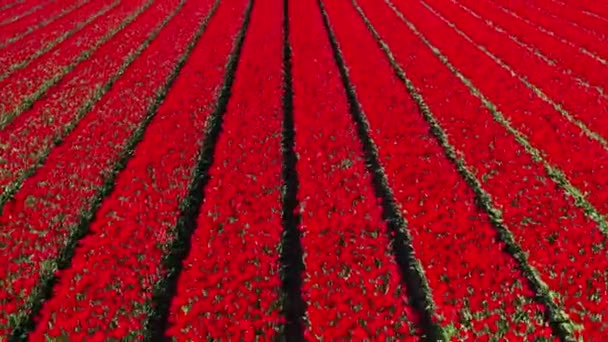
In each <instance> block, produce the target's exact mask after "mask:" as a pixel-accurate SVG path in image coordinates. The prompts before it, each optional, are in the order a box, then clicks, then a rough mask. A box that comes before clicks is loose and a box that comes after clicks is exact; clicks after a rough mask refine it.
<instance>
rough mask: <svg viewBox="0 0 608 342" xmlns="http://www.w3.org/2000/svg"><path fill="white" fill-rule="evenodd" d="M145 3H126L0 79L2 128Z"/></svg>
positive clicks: (131, 17) (126, 21) (104, 40)
mask: <svg viewBox="0 0 608 342" xmlns="http://www.w3.org/2000/svg"><path fill="white" fill-rule="evenodd" d="M143 2H144V0H136V1H128V2H123V3H122V4H121V5H120V6H118V7H116V8H115V9H114V10H112V11H111V12H109V13H107V15H105V16H101V17H99V18H97V19H96V20H95V21H94V22H93V23H91V24H90V25H88V26H87V27H85V28H84V29H83V30H81V31H79V34H77V35H75V36H72V37H71V38H70V39H68V40H66V41H64V42H63V43H61V44H59V45H57V46H56V47H55V48H53V49H52V50H51V51H49V52H47V53H45V54H44V55H42V56H40V58H38V59H37V60H36V61H35V62H33V63H30V64H29V65H28V66H27V67H26V68H23V69H20V70H17V71H15V72H14V73H12V74H11V77H9V78H6V79H4V80H2V81H0V127H3V126H5V125H6V124H7V123H8V122H10V121H11V120H12V119H13V117H14V116H15V115H18V114H19V113H20V112H21V111H23V109H24V107H27V102H28V101H30V100H35V99H37V98H38V97H40V96H42V94H39V92H40V90H41V89H44V88H48V87H49V86H51V85H53V84H55V83H56V82H58V81H59V80H60V79H61V78H62V77H63V76H64V75H65V74H67V73H68V72H69V71H70V70H72V69H73V68H74V67H75V66H76V65H77V64H78V63H79V62H80V61H82V60H84V59H85V58H86V57H88V56H89V55H90V54H91V53H93V52H94V51H95V50H96V49H97V48H99V46H101V44H103V43H104V42H106V41H107V40H109V39H110V38H111V37H112V36H114V34H116V32H118V31H119V30H120V28H121V26H122V25H124V24H126V23H130V22H132V21H133V20H134V19H135V17H136V16H137V15H139V13H141V11H142V10H143V9H142V8H141V7H142V3H143ZM106 57H107V56H106ZM97 72H99V70H97ZM34 95H36V96H34ZM30 97H35V98H34V99H30Z"/></svg>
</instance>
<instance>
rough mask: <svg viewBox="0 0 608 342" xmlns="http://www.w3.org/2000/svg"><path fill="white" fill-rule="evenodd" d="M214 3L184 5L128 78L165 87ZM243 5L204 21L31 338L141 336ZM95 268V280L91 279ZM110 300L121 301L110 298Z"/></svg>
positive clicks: (226, 8)
mask: <svg viewBox="0 0 608 342" xmlns="http://www.w3.org/2000/svg"><path fill="white" fill-rule="evenodd" d="M212 4H213V2H212V1H205V2H201V3H195V2H190V3H186V5H185V6H184V8H183V9H182V10H181V11H180V12H179V13H178V15H177V16H176V17H175V18H174V19H172V21H171V22H170V23H169V24H168V25H167V27H166V28H165V29H164V30H163V31H161V34H160V35H159V37H158V38H157V39H156V40H154V42H153V43H152V45H151V46H150V48H149V49H148V50H146V52H147V53H146V54H145V55H144V56H142V57H141V58H139V59H137V61H136V62H135V63H136V64H135V65H134V66H133V69H129V70H130V71H131V73H127V74H126V75H125V78H126V80H125V81H127V80H128V81H127V82H130V81H135V82H138V80H137V77H140V74H139V73H140V72H141V71H142V70H145V69H146V65H158V66H160V65H163V67H161V68H157V69H156V70H157V72H159V74H158V80H159V81H162V80H164V79H165V78H166V75H167V74H168V73H169V72H170V71H171V67H173V65H175V63H176V61H177V58H178V57H179V56H180V55H181V54H182V53H183V52H184V48H185V46H186V45H187V44H188V41H190V40H191V39H192V38H193V34H194V32H195V31H196V29H197V28H198V27H200V26H201V24H202V23H203V21H204V20H205V18H206V17H207V15H208V14H209V11H210V9H211V8H212ZM244 7H245V2H244V1H241V2H236V3H234V4H230V3H227V4H225V5H221V6H220V7H219V9H218V11H217V13H216V14H215V15H214V16H213V18H212V19H211V21H210V23H209V26H208V27H207V29H206V31H205V32H204V33H203V35H202V37H201V39H200V41H199V42H198V43H197V45H196V47H195V49H194V50H193V52H192V53H191V55H190V56H189V59H188V63H186V64H185V66H184V67H183V69H182V70H181V72H180V75H179V77H178V78H177V79H176V82H175V83H174V85H173V87H172V88H171V91H170V92H169V93H168V95H167V97H166V98H165V101H164V103H163V104H162V106H161V107H160V108H159V110H158V112H157V114H156V115H155V117H154V118H153V120H152V122H151V123H150V125H149V126H148V128H147V130H146V132H145V134H144V136H143V140H142V142H141V143H139V144H138V146H137V148H136V149H135V151H134V152H133V156H132V158H131V159H130V161H129V162H128V164H127V166H126V169H125V170H124V171H123V172H121V173H120V174H119V175H118V177H117V178H116V181H115V184H116V185H115V190H114V191H113V192H112V194H111V195H110V196H109V197H108V198H106V199H105V200H104V202H103V203H102V205H101V207H100V209H99V211H98V212H97V219H96V221H95V222H93V224H92V225H91V230H90V234H89V235H88V236H87V237H85V238H84V239H83V240H81V243H80V245H81V246H80V247H79V248H78V249H77V250H76V253H75V257H74V259H73V261H72V267H71V268H69V269H67V270H66V271H65V272H61V273H60V274H59V277H60V282H59V284H58V285H57V286H56V288H55V294H56V296H55V297H54V298H53V299H51V300H50V301H48V302H47V303H45V306H44V310H43V313H42V319H41V321H40V324H39V325H38V330H37V331H36V333H35V335H34V337H35V339H43V338H44V337H45V336H46V337H57V336H59V335H61V334H62V333H64V334H67V335H68V336H71V337H73V338H74V339H76V337H78V339H81V338H85V336H86V335H87V334H90V333H93V332H94V331H96V332H98V333H102V334H103V335H104V336H112V337H115V338H117V339H122V338H126V337H129V336H131V337H133V336H138V335H140V334H142V328H143V327H142V323H143V322H144V321H145V319H146V316H147V314H148V313H149V311H150V307H149V304H150V299H151V296H152V287H153V285H154V284H155V283H156V282H157V281H158V280H159V278H160V277H162V276H163V274H164V271H165V270H162V269H161V268H160V261H161V258H162V256H163V254H165V253H167V252H168V251H167V250H166V249H167V248H166V246H167V245H168V244H169V243H170V242H171V239H172V238H173V235H174V231H173V228H174V226H175V224H176V221H177V218H178V215H179V213H180V204H181V202H182V200H183V199H184V197H185V194H186V192H187V190H188V184H189V182H190V179H191V171H192V169H193V168H194V164H195V162H196V158H197V154H198V151H199V150H200V144H198V143H196V140H197V137H199V136H200V135H201V132H203V130H204V129H205V124H206V122H207V121H208V120H207V119H208V116H209V114H210V112H211V111H212V110H213V105H214V103H215V101H216V100H217V99H216V96H213V95H214V94H216V93H217V90H218V89H219V88H220V87H221V82H222V78H223V75H224V69H225V61H226V58H227V55H228V54H229V53H230V48H231V46H232V44H231V43H232V40H233V39H232V37H234V35H235V34H236V32H237V30H238V28H239V25H240V21H239V20H233V19H234V18H235V17H236V16H238V15H240V13H242V12H243V10H244ZM166 48H171V50H163V49H166ZM168 56H170V58H169V59H166V60H163V59H165V58H166V57H168ZM203 72H205V77H204V78H202V77H200V75H201V74H202V73H203ZM122 80H123V79H121V80H120V81H119V82H121V81H122ZM133 85H135V84H124V85H122V86H120V87H119V89H123V90H124V89H130V88H133ZM210 95H211V96H210ZM148 96H149V95H148ZM142 98H145V97H142ZM193 139H194V140H193ZM151 152H152V153H151ZM100 269H103V271H104V272H103V278H102V279H100V277H99V274H98V273H97V272H91V270H100ZM117 297H120V298H121V299H122V300H121V301H120V302H115V301H112V298H117ZM83 322H86V327H85V326H83V325H82V324H83ZM79 330H80V332H79Z"/></svg>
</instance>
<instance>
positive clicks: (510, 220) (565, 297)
mask: <svg viewBox="0 0 608 342" xmlns="http://www.w3.org/2000/svg"><path fill="white" fill-rule="evenodd" d="M396 6H397V8H398V10H399V11H400V13H402V14H403V15H404V16H405V17H406V18H407V19H408V20H411V22H412V23H413V24H414V25H415V26H417V27H418V29H419V30H420V31H421V32H422V34H424V35H425V36H426V37H428V39H430V40H431V43H433V44H436V46H437V47H438V48H439V49H440V50H441V51H445V53H446V54H447V55H448V56H449V58H450V59H454V64H456V67H457V68H461V69H463V70H467V74H466V75H467V76H468V75H469V74H471V75H475V77H476V79H477V78H478V80H479V81H480V83H479V84H478V86H479V87H480V88H481V87H482V86H483V87H484V89H486V87H487V88H490V87H489V86H488V85H487V84H492V86H493V87H495V88H501V85H502V84H509V82H510V81H509V78H506V77H500V76H498V75H500V74H498V71H497V70H495V69H494V67H495V65H494V64H490V63H489V62H488V61H487V60H486V59H484V58H482V57H485V56H481V55H477V54H476V53H475V52H474V51H470V50H471V46H470V44H469V46H465V45H464V44H463V42H462V39H461V38H460V37H459V36H457V35H456V34H455V33H454V31H452V30H451V29H450V28H449V26H447V24H445V23H443V22H442V21H441V20H440V19H439V18H437V17H436V16H435V15H434V14H432V13H431V12H429V11H428V10H426V9H425V8H424V7H423V6H421V5H419V4H416V3H413V2H408V3H405V2H402V1H399V2H396ZM394 20H398V19H397V17H396V16H395V19H394ZM373 23H374V24H376V25H377V28H378V29H379V30H380V29H381V28H382V27H383V26H385V25H388V23H389V21H388V20H387V19H386V16H384V17H381V18H378V19H376V20H374V21H373ZM406 28H407V26H406V25H405V24H402V25H401V26H392V27H387V29H385V30H383V31H382V32H383V33H381V34H382V35H383V36H384V37H385V39H386V41H387V43H388V44H389V46H390V47H391V49H392V52H393V54H394V56H395V58H396V59H397V60H398V61H399V62H400V64H401V65H402V67H403V68H404V69H405V70H406V72H407V73H408V75H409V77H411V78H412V81H413V82H414V84H415V85H416V86H417V87H419V89H420V93H421V95H422V96H423V97H424V98H425V99H426V101H427V103H428V104H429V107H430V110H431V112H432V113H433V114H434V115H435V117H436V118H437V120H438V122H439V124H440V125H441V126H442V127H443V128H444V130H445V131H446V133H447V134H448V136H449V137H450V140H451V142H452V144H453V145H454V146H455V148H456V150H457V151H463V153H464V154H463V156H462V157H463V159H464V161H465V162H466V163H467V165H469V166H470V168H471V169H472V170H473V172H474V173H475V175H476V176H477V178H478V180H479V181H480V183H481V185H482V186H483V188H484V189H485V190H486V191H487V192H488V193H489V194H490V195H491V196H492V197H493V199H494V205H495V206H496V207H497V208H498V209H500V210H502V212H503V214H504V223H505V225H506V226H507V227H508V228H509V229H510V230H511V232H512V233H513V235H514V237H515V240H516V242H517V243H519V245H520V246H521V248H522V249H523V251H524V252H526V253H528V258H529V262H530V264H531V266H533V267H535V268H537V269H538V271H539V272H540V276H541V278H542V279H543V280H544V281H545V282H546V283H547V284H548V285H549V287H550V288H551V289H552V290H553V291H556V293H558V294H559V295H558V299H557V301H558V302H559V304H560V305H562V306H563V307H564V308H567V310H568V312H569V313H570V314H571V318H572V319H573V320H574V321H576V322H580V321H582V322H584V323H585V336H601V335H602V334H603V333H604V332H602V331H601V330H600V329H603V328H602V324H601V323H599V322H597V321H595V322H594V317H596V316H597V315H599V316H600V317H601V316H602V315H603V314H604V311H605V310H606V309H605V308H606V306H605V305H603V304H602V305H599V303H604V301H605V300H608V298H606V297H605V296H604V297H602V296H601V293H603V291H604V290H602V288H605V286H606V285H605V283H604V284H601V282H602V281H603V280H602V279H604V277H605V276H606V275H607V274H606V273H607V272H605V271H603V270H605V269H606V267H605V266H608V260H607V259H606V258H605V256H604V255H603V253H601V249H603V247H600V246H604V244H605V239H606V238H605V237H604V236H603V235H602V234H601V232H600V231H599V229H597V227H596V225H595V223H594V222H592V221H590V220H589V219H588V218H587V217H585V215H584V213H583V211H582V210H581V209H579V208H577V207H575V206H574V201H573V200H572V199H571V198H568V197H566V194H565V193H564V192H563V190H561V189H559V188H558V187H556V185H555V184H554V183H553V181H552V180H551V179H549V178H548V177H547V176H546V175H545V170H544V169H543V167H542V165H540V164H539V163H536V162H534V161H533V159H532V157H531V156H530V155H528V154H527V153H526V151H525V150H524V149H523V147H521V146H519V145H518V143H517V142H516V141H515V139H514V137H513V136H512V135H511V134H509V133H508V132H507V131H506V130H505V128H504V127H503V126H501V125H500V124H499V123H498V122H497V121H494V120H493V118H492V116H491V114H490V113H489V112H488V111H487V110H485V109H481V106H482V105H481V103H480V102H479V100H478V99H476V98H474V97H473V95H472V94H471V93H470V92H469V90H468V89H467V88H466V86H465V85H464V84H463V83H462V82H461V81H460V80H459V79H458V78H457V77H456V76H455V75H454V74H452V72H451V71H450V70H449V69H448V68H447V67H445V66H444V65H443V64H442V63H441V62H440V60H439V59H438V58H437V57H436V56H435V55H434V54H433V52H432V51H431V50H430V49H429V47H428V46H426V45H425V44H424V43H423V42H422V40H420V39H419V37H418V36H416V35H415V34H414V33H413V32H412V31H410V30H406ZM457 51H459V52H460V54H461V55H460V56H458V55H457V54H458V53H457ZM462 51H467V54H466V56H467V58H464V54H462ZM475 69H479V70H484V71H485V79H484V80H481V78H479V77H478V76H476V75H477V73H478V72H479V71H475ZM488 75H492V76H493V77H491V78H489V77H488ZM509 77H511V75H509ZM437 84H441V85H443V86H442V87H440V88H438V87H436V86H435V85H437ZM475 84H476V85H477V83H475ZM511 91H512V90H511V89H510V88H509V89H503V92H502V94H503V96H509V99H511V100H512V101H517V103H515V105H517V104H518V103H525V101H534V98H531V99H529V98H519V99H517V98H513V97H512V96H511V95H512V93H511ZM498 99H500V97H498ZM517 115H524V113H518V112H515V113H513V116H517ZM527 117H528V118H529V119H530V120H531V122H532V123H534V117H535V116H533V115H527ZM550 129H551V128H550V127H549V128H547V127H545V128H544V130H545V131H548V130H550ZM551 152H553V151H551ZM556 256H563V257H559V258H558V257H556ZM581 265H594V268H593V269H589V268H585V267H581ZM602 265H604V266H602ZM596 267H597V268H596ZM596 270H602V271H596ZM585 282H588V283H590V284H594V286H596V287H597V289H598V290H597V292H596V291H595V290H593V291H582V292H581V291H580V288H581V286H582V284H584V283H585ZM581 302H582V303H584V307H585V309H581V310H579V309H578V307H579V305H578V304H577V303H581ZM596 329H597V330H596Z"/></svg>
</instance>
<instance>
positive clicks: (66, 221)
mask: <svg viewBox="0 0 608 342" xmlns="http://www.w3.org/2000/svg"><path fill="white" fill-rule="evenodd" d="M192 6H194V7H193V8H190V9H186V10H182V11H181V12H180V13H184V14H182V15H181V16H180V18H178V19H176V20H172V21H171V22H170V23H169V24H168V25H167V27H165V28H164V29H163V31H161V33H160V34H159V36H158V37H157V38H156V39H155V40H154V41H153V42H152V44H150V46H149V47H148V48H147V49H146V50H145V51H144V53H143V54H142V55H141V56H140V57H139V58H138V59H137V60H136V61H135V62H134V63H133V64H132V65H131V66H130V67H129V68H128V69H127V71H126V72H125V74H124V75H123V76H122V77H121V78H120V79H119V80H118V81H117V82H116V84H115V85H114V87H113V88H112V89H111V90H110V91H109V92H108V93H107V94H106V96H105V97H104V98H103V99H102V100H101V101H100V102H98V104H97V105H96V106H95V107H94V108H93V109H92V111H91V112H89V113H88V115H87V116H85V117H84V118H83V119H82V120H81V121H80V123H79V125H78V126H77V127H76V129H75V130H74V131H73V132H72V133H71V134H70V135H68V136H67V137H66V139H65V140H64V143H63V144H61V145H59V146H57V147H56V148H55V149H54V150H53V152H52V153H51V154H50V155H49V157H48V159H47V160H46V163H45V165H44V166H43V167H42V168H40V169H39V170H38V172H37V173H36V174H35V175H34V176H32V177H31V178H28V180H27V181H26V182H25V183H24V185H23V187H22V189H21V191H20V192H19V193H17V194H16V196H15V198H14V200H13V201H12V202H9V203H8V204H7V205H6V206H5V208H4V212H3V213H2V216H1V217H0V222H1V223H2V226H3V229H2V231H1V232H0V245H1V246H2V252H3V253H2V254H3V255H5V256H7V258H6V259H7V260H9V261H8V262H6V263H3V264H2V266H1V267H0V279H1V280H0V282H1V283H2V286H1V290H0V291H1V292H0V293H1V294H0V298H2V306H3V310H2V316H1V318H2V320H1V321H0V324H1V325H2V329H1V330H0V334H4V333H6V331H7V329H8V328H9V327H8V326H7V323H8V318H9V316H11V315H13V314H15V313H21V311H20V310H23V309H24V307H23V304H24V303H25V302H26V301H27V300H28V299H27V298H28V296H29V295H30V293H31V291H32V289H33V288H34V286H35V285H36V283H37V281H38V280H39V278H40V273H41V272H42V273H45V272H53V271H55V267H56V265H55V262H56V261H55V260H56V258H57V257H58V256H59V253H61V251H62V250H63V249H64V248H65V247H66V245H67V244H68V243H69V242H70V240H71V239H73V238H74V236H78V234H79V232H78V231H77V230H78V229H80V228H79V227H78V224H79V223H80V221H81V220H82V219H83V217H84V218H87V217H90V216H91V215H92V213H91V209H92V208H94V205H95V202H96V201H99V200H100V199H99V198H97V197H98V196H99V192H100V190H101V188H102V187H103V186H104V182H106V181H107V180H108V177H109V176H111V175H112V173H113V172H115V170H114V168H115V165H116V163H117V162H118V160H119V158H120V157H121V156H122V155H123V154H124V153H127V151H125V150H124V149H125V148H126V144H127V142H128V141H130V139H133V138H131V137H132V136H133V135H134V133H135V131H136V130H137V129H141V127H140V126H141V125H142V123H143V122H144V120H145V119H146V118H147V116H148V110H149V109H150V108H151V106H152V105H153V103H154V101H156V95H157V94H158V93H159V92H160V91H161V89H162V88H163V87H164V86H165V85H166V82H167V79H168V77H169V75H170V74H171V72H172V71H173V69H174V67H175V65H176V63H177V61H178V59H179V58H180V57H181V56H182V54H183V53H184V52H185V51H186V45H187V44H188V42H190V41H191V39H193V37H194V33H195V31H196V28H197V27H199V26H200V25H201V21H202V20H203V18H204V17H205V15H206V11H205V6H206V8H207V9H208V8H209V7H210V4H208V3H206V5H201V4H197V3H193V5H192ZM152 13H154V12H152ZM158 14H160V13H158ZM148 19H149V20H151V21H153V22H155V23H158V21H159V20H161V19H162V16H161V17H159V16H158V15H157V16H152V17H149V18H148ZM109 58H112V57H109ZM150 66H154V68H151V67H150ZM149 151H150V150H146V151H145V153H148V152H149ZM131 186H133V185H131ZM121 200H122V197H121V198H119V199H118V201H119V202H120V203H121V205H122V206H125V207H126V206H127V203H125V202H121ZM142 203H143V202H141V201H135V202H132V203H129V204H130V205H135V206H137V205H141V204H142ZM108 215H113V214H108ZM135 222H137V221H135ZM133 224H135V223H133ZM122 233H128V231H123V232H122ZM101 234H103V232H101ZM96 241H99V242H103V241H105V240H95V241H93V243H95V242H96ZM131 242H134V241H131ZM112 243H113V244H116V241H115V240H114V241H113V242H112ZM102 255H103V253H102ZM109 260H112V261H113V262H115V260H113V259H105V260H104V262H103V263H102V264H100V265H98V266H99V267H97V268H96V269H94V270H92V271H100V270H104V267H107V266H103V264H105V263H106V262H107V261H109ZM75 265H76V266H78V264H75ZM84 267H87V264H85V265H84ZM16 269H18V270H19V272H15V270H16ZM102 273H103V272H102ZM100 277H103V274H100V273H99V272H95V273H94V281H95V283H98V282H99V281H100ZM79 290H80V291H83V289H79ZM68 294H70V295H74V296H76V297H75V300H76V301H82V300H84V299H83V298H81V297H80V296H78V295H77V294H78V292H76V291H74V292H71V291H67V294H65V296H68ZM66 298H69V297H64V296H61V297H58V299H60V300H66ZM112 298H117V297H116V296H112ZM85 299H86V300H90V301H95V300H96V299H95V298H85ZM108 303H111V301H104V304H108ZM125 304H126V303H125ZM76 308H78V307H76ZM105 308H106V309H107V308H108V307H105ZM104 310H105V309H102V311H104ZM73 312H74V311H70V313H73ZM85 313H87V314H89V315H92V316H93V317H94V316H95V315H97V314H98V312H97V311H93V310H91V311H90V312H86V311H85ZM73 317H76V316H73ZM70 322H74V321H62V322H61V323H62V324H65V325H66V326H64V328H65V329H66V330H68V331H74V332H76V331H77V328H76V327H74V326H70ZM103 322H104V323H105V324H111V321H109V320H103ZM99 324H101V323H100V322H97V323H94V324H93V325H92V326H98V325H99ZM58 328H61V326H59V327H58ZM80 331H81V332H84V333H86V332H87V329H84V330H80ZM76 339H79V338H76Z"/></svg>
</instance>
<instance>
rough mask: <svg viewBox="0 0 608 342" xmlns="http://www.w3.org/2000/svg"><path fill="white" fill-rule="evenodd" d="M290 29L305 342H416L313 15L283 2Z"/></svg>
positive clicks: (334, 70) (303, 5)
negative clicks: (392, 341) (324, 341)
mask: <svg viewBox="0 0 608 342" xmlns="http://www.w3.org/2000/svg"><path fill="white" fill-rule="evenodd" d="M328 6H332V5H330V4H328ZM341 15H342V14H340V16H341ZM289 21H290V27H291V47H292V51H293V91H294V99H293V100H294V113H293V115H294V127H295V152H296V153H297V155H298V163H297V173H298V180H299V182H300V187H299V193H298V201H299V210H300V213H301V225H300V230H301V231H302V237H301V240H302V246H303V249H304V254H305V258H304V262H305V269H306V272H305V275H304V283H303V289H302V292H303V296H304V299H305V300H306V302H307V305H308V307H307V316H308V322H309V323H310V324H309V326H308V327H307V329H306V336H307V338H308V339H310V340H318V339H320V338H321V337H323V338H328V339H329V340H357V341H360V340H364V339H369V340H377V341H385V340H390V339H397V340H410V339H417V338H415V336H416V333H417V329H418V327H417V325H416V324H417V320H418V318H417V317H416V315H415V312H414V309H413V308H412V307H411V305H410V303H408V293H407V291H406V288H405V285H404V284H403V282H402V281H401V279H400V277H399V274H400V271H399V268H398V266H397V264H396V262H395V257H394V256H393V255H392V253H391V251H392V250H391V248H390V244H391V243H390V242H389V239H388V235H387V227H386V223H385V222H384V221H383V220H382V212H381V210H382V209H381V207H380V205H379V202H378V200H377V199H376V197H375V194H374V189H373V187H372V180H371V176H370V174H369V173H368V172H367V170H366V168H365V160H364V156H363V150H362V146H361V143H360V142H359V140H358V138H357V131H356V127H355V124H354V123H353V120H352V117H351V114H349V106H348V103H347V98H346V92H345V90H344V87H343V85H342V80H341V78H340V73H339V69H338V67H337V66H336V64H335V61H334V58H333V55H332V47H331V45H330V41H329V39H328V38H327V33H326V31H325V28H324V26H323V19H322V16H321V12H320V8H319V6H318V5H317V4H316V1H314V0H307V1H297V2H290V7H289ZM348 30H349V34H350V35H352V34H353V33H354V31H352V30H351V29H350V28H349V29H348ZM351 38H353V37H352V36H351ZM357 39H358V37H357V38H356V39H354V40H353V42H356V41H357ZM366 54H367V51H366ZM362 56H364V55H362ZM374 62H376V61H374Z"/></svg>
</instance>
